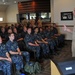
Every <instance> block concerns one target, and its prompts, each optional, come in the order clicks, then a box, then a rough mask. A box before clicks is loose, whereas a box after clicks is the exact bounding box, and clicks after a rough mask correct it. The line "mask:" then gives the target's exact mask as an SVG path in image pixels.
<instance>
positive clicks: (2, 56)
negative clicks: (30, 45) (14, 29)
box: [0, 36, 12, 75]
mask: <svg viewBox="0 0 75 75" xmlns="http://www.w3.org/2000/svg"><path fill="white" fill-rule="evenodd" d="M11 63H12V60H11V58H10V56H9V53H8V51H7V50H6V46H5V45H4V44H3V43H2V38H1V36H0V70H2V71H3V72H4V75H11Z"/></svg>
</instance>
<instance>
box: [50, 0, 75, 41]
mask: <svg viewBox="0 0 75 75" xmlns="http://www.w3.org/2000/svg"><path fill="white" fill-rule="evenodd" d="M51 3H52V4H51V12H52V13H51V18H52V19H51V22H54V23H57V24H58V25H59V26H60V25H69V26H72V25H75V17H74V19H73V20H71V21H61V14H60V13H61V12H69V11H74V8H75V0H51ZM69 28H70V29H71V30H73V27H69ZM59 31H60V32H61V33H64V34H65V35H66V39H67V40H72V33H69V32H65V31H63V29H62V27H59Z"/></svg>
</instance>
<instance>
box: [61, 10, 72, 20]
mask: <svg viewBox="0 0 75 75" xmlns="http://www.w3.org/2000/svg"><path fill="white" fill-rule="evenodd" d="M61 20H62V21H65V20H67V21H68V20H73V11H70V12H61Z"/></svg>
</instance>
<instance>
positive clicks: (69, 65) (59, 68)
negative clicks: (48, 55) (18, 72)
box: [50, 58, 75, 75]
mask: <svg viewBox="0 0 75 75" xmlns="http://www.w3.org/2000/svg"><path fill="white" fill-rule="evenodd" d="M50 64H51V75H75V58H72V59H70V60H66V61H63V62H54V61H52V60H50Z"/></svg>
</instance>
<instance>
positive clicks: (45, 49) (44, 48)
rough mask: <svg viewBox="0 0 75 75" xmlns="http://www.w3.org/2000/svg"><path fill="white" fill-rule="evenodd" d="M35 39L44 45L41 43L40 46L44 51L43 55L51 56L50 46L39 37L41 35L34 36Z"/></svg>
mask: <svg viewBox="0 0 75 75" xmlns="http://www.w3.org/2000/svg"><path fill="white" fill-rule="evenodd" d="M34 39H35V41H37V40H38V41H41V42H42V43H39V45H40V46H41V48H42V49H43V54H44V55H47V54H49V46H48V44H45V43H43V41H42V37H41V36H40V35H39V33H37V34H34Z"/></svg>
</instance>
